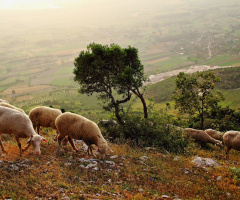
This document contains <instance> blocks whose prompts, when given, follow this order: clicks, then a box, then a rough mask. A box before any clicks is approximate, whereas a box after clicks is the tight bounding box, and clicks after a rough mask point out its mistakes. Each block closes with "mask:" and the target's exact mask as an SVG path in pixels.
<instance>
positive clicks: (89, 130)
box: [56, 112, 112, 159]
mask: <svg viewBox="0 0 240 200" xmlns="http://www.w3.org/2000/svg"><path fill="white" fill-rule="evenodd" d="M56 127H57V130H58V133H59V135H58V143H59V147H60V148H61V141H62V140H63V139H64V138H65V137H66V136H68V140H69V142H70V144H71V146H72V148H73V149H74V150H75V151H78V150H77V148H76V147H75V145H74V142H73V139H76V140H83V141H84V142H85V143H86V144H87V145H88V150H87V152H88V154H90V152H91V155H93V156H94V157H95V155H94V153H93V152H92V146H91V145H92V144H95V145H96V146H97V150H96V152H97V151H99V152H100V154H101V157H102V159H104V158H105V155H106V152H107V150H108V149H109V150H110V151H111V152H112V150H111V149H110V147H109V146H108V144H107V141H106V140H105V139H104V137H103V136H102V134H101V131H100V129H99V127H98V126H97V124H96V123H94V122H93V121H90V120H89V119H87V118H85V117H83V116H81V115H78V114H74V113H70V112H66V113H63V114H61V115H59V116H58V117H57V119H56ZM96 152H95V153H96Z"/></svg>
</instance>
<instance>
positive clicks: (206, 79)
mask: <svg viewBox="0 0 240 200" xmlns="http://www.w3.org/2000/svg"><path fill="white" fill-rule="evenodd" d="M217 82H220V78H219V77H217V76H215V75H214V74H213V73H212V72H208V73H202V72H201V73H200V72H198V73H196V74H193V75H189V74H185V73H184V72H180V73H179V74H178V75H177V78H176V80H175V83H176V88H175V91H174V93H173V96H172V98H173V99H174V104H175V108H177V109H179V112H180V113H185V114H190V115H194V114H195V113H197V114H198V116H199V118H200V121H201V128H202V129H203V130H204V116H205V114H206V113H207V112H208V111H209V109H210V108H212V109H214V108H217V106H218V102H220V101H222V100H224V97H223V95H222V94H221V93H220V92H218V91H217V92H215V93H214V92H213V90H214V88H215V83H217Z"/></svg>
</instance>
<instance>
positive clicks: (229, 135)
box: [223, 131, 240, 159]
mask: <svg viewBox="0 0 240 200" xmlns="http://www.w3.org/2000/svg"><path fill="white" fill-rule="evenodd" d="M223 143H224V145H225V159H228V158H229V156H228V153H229V151H230V150H231V149H235V150H237V151H240V132H239V131H227V132H226V133H225V134H224V135H223Z"/></svg>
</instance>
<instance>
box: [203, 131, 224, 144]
mask: <svg viewBox="0 0 240 200" xmlns="http://www.w3.org/2000/svg"><path fill="white" fill-rule="evenodd" d="M205 132H206V133H207V134H208V135H209V136H211V137H212V138H214V139H216V140H221V141H223V133H221V132H219V131H216V130H213V129H206V130H205Z"/></svg>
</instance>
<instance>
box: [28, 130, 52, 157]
mask: <svg viewBox="0 0 240 200" xmlns="http://www.w3.org/2000/svg"><path fill="white" fill-rule="evenodd" d="M41 141H45V142H46V141H47V140H46V139H45V138H44V137H42V136H40V135H37V134H36V135H33V136H32V137H30V138H29V140H28V141H27V143H28V144H29V145H32V146H33V150H34V153H35V154H37V155H40V154H41V150H40V144H41Z"/></svg>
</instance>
